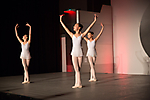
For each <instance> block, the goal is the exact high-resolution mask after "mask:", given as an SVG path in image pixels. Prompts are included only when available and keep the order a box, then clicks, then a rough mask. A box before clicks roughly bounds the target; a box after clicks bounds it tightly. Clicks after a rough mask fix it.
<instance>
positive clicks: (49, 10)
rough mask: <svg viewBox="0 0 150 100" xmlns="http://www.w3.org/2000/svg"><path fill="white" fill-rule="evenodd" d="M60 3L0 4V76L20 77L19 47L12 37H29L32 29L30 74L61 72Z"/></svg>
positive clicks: (34, 0)
mask: <svg viewBox="0 0 150 100" xmlns="http://www.w3.org/2000/svg"><path fill="white" fill-rule="evenodd" d="M58 15H59V0H53V1H52V0H45V1H43V0H9V2H8V1H7V0H6V1H3V2H2V3H1V22H0V23H1V31H0V34H1V35H0V36H1V39H0V41H1V42H0V44H1V45H0V46H1V47H0V48H1V50H0V53H1V54H0V58H1V63H0V64H1V65H0V67H1V68H0V76H7V75H20V74H21V75H22V74H23V67H22V63H21V59H20V53H21V44H20V43H19V42H18V40H17V38H16V36H15V30H14V28H15V25H16V23H18V24H19V26H20V27H19V28H18V34H19V37H20V38H22V36H23V35H24V34H27V35H28V31H29V28H28V27H26V26H25V24H26V22H28V23H29V24H30V25H31V27H32V30H31V34H32V39H31V46H30V53H31V57H32V58H31V62H30V67H29V73H30V74H36V73H47V72H59V71H61V45H60V32H59V16H58Z"/></svg>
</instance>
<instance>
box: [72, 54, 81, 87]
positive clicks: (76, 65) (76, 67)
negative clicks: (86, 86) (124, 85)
mask: <svg viewBox="0 0 150 100" xmlns="http://www.w3.org/2000/svg"><path fill="white" fill-rule="evenodd" d="M72 63H73V66H74V70H75V86H80V85H81V77H80V71H79V67H80V68H81V64H82V57H75V56H72Z"/></svg>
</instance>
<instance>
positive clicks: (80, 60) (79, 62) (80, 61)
mask: <svg viewBox="0 0 150 100" xmlns="http://www.w3.org/2000/svg"><path fill="white" fill-rule="evenodd" d="M78 64H79V67H80V68H81V65H82V56H81V57H78Z"/></svg>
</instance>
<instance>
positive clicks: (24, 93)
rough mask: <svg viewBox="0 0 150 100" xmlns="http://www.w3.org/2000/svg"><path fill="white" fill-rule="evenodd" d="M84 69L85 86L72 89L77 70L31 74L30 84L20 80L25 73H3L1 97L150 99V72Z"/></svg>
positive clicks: (15, 99) (28, 99) (13, 99)
mask: <svg viewBox="0 0 150 100" xmlns="http://www.w3.org/2000/svg"><path fill="white" fill-rule="evenodd" d="M96 76H97V79H98V81H97V82H92V83H89V82H88V80H89V73H82V74H81V77H82V85H83V88H81V89H79V88H77V89H72V88H71V87H72V85H73V84H74V73H61V72H59V73H46V74H34V75H30V79H31V83H30V84H24V85H22V84H21V81H22V80H23V76H22V75H20V76H7V77H0V100H9V99H11V100H150V76H149V75H117V74H98V73H97V74H96Z"/></svg>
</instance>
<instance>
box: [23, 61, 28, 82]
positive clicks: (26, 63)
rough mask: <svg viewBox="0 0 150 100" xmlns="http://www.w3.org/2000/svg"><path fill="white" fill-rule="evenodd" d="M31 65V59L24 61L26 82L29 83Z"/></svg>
mask: <svg viewBox="0 0 150 100" xmlns="http://www.w3.org/2000/svg"><path fill="white" fill-rule="evenodd" d="M29 63H30V60H29V59H22V65H23V67H24V82H26V81H29V74H28V67H29Z"/></svg>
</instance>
